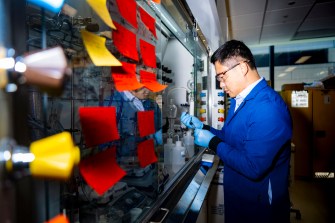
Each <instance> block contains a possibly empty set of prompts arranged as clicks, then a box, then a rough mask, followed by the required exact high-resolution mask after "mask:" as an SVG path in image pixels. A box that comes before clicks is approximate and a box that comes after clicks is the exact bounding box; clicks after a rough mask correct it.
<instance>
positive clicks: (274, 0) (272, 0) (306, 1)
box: [266, 0, 315, 10]
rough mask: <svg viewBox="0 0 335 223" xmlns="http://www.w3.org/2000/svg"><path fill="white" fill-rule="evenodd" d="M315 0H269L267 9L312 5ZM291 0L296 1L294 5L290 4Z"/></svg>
mask: <svg viewBox="0 0 335 223" xmlns="http://www.w3.org/2000/svg"><path fill="white" fill-rule="evenodd" d="M314 1H315V0H295V1H289V0H284V1H283V0H280V1H278V0H269V1H268V6H267V9H266V10H278V9H290V8H291V9H292V8H296V7H301V6H312V5H313V3H314ZM290 2H295V4H293V5H289V3H290Z"/></svg>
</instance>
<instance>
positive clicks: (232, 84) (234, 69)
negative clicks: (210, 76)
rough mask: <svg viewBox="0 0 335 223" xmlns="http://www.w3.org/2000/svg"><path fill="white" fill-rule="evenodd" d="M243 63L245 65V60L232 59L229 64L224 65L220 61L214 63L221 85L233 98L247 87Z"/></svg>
mask: <svg viewBox="0 0 335 223" xmlns="http://www.w3.org/2000/svg"><path fill="white" fill-rule="evenodd" d="M241 65H243V62H238V61H232V63H229V65H223V64H221V63H220V62H218V61H216V62H215V63H214V66H215V71H216V74H217V76H216V78H218V79H219V81H220V87H221V88H222V89H223V91H224V92H226V94H229V96H230V97H232V98H234V97H236V96H237V95H238V94H239V93H240V92H241V91H243V89H244V88H245V83H244V77H243V73H242V71H241V67H240V66H241Z"/></svg>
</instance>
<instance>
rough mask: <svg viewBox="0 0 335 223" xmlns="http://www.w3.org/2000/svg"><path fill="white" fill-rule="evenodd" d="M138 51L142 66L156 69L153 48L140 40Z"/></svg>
mask: <svg viewBox="0 0 335 223" xmlns="http://www.w3.org/2000/svg"><path fill="white" fill-rule="evenodd" d="M140 49H141V55H142V59H143V63H144V65H146V66H148V67H152V68H156V67H157V65H156V52H155V46H153V45H151V44H150V43H147V42H145V41H144V40H140Z"/></svg>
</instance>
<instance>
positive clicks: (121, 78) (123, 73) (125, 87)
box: [112, 62, 144, 91]
mask: <svg viewBox="0 0 335 223" xmlns="http://www.w3.org/2000/svg"><path fill="white" fill-rule="evenodd" d="M121 63H122V67H113V68H112V77H113V80H114V84H115V88H116V90H118V91H130V90H136V89H139V88H141V87H143V86H144V85H143V84H141V83H140V82H138V81H137V79H136V64H131V63H126V62H121Z"/></svg>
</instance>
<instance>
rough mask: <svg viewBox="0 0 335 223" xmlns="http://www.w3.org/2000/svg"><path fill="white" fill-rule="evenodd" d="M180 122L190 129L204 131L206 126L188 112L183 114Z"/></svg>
mask: <svg viewBox="0 0 335 223" xmlns="http://www.w3.org/2000/svg"><path fill="white" fill-rule="evenodd" d="M180 121H181V122H182V123H183V124H184V125H186V126H187V128H190V129H196V128H197V129H202V127H203V126H204V124H203V123H202V122H201V121H200V120H199V119H198V118H197V117H194V116H192V115H190V114H188V113H186V112H183V113H181V116H180Z"/></svg>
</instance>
